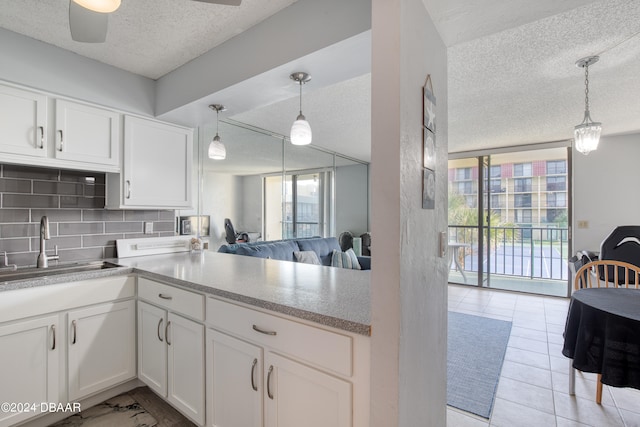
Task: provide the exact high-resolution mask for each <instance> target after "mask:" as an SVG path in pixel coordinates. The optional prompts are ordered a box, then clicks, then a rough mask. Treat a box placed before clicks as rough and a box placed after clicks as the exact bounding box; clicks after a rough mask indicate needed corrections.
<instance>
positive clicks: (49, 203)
mask: <svg viewBox="0 0 640 427" xmlns="http://www.w3.org/2000/svg"><path fill="white" fill-rule="evenodd" d="M104 201H105V174H104V173H96V172H80V171H70V170H59V169H47V168H38V167H29V166H19V165H7V164H4V165H0V254H1V253H2V252H4V251H6V252H7V254H8V257H9V264H17V265H18V266H27V265H35V263H36V258H37V256H38V251H39V250H40V218H41V217H42V216H43V215H46V216H47V218H48V219H49V226H50V233H51V239H50V240H47V241H46V248H47V254H49V255H52V254H53V252H54V246H55V245H58V253H59V255H60V262H73V261H79V260H98V259H103V258H112V257H114V256H116V246H115V245H116V239H122V238H140V237H159V236H173V235H174V234H175V212H174V211H173V210H144V211H141V210H106V209H104ZM145 222H152V223H153V233H151V234H143V230H144V223H145ZM3 266H4V265H3V260H2V256H0V268H1V267H3Z"/></svg>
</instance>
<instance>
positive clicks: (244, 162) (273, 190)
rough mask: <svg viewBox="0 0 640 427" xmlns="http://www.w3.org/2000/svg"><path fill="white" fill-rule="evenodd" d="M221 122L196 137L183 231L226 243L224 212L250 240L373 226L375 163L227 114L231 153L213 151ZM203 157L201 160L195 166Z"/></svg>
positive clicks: (224, 125) (225, 133)
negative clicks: (297, 142) (296, 141)
mask: <svg viewBox="0 0 640 427" xmlns="http://www.w3.org/2000/svg"><path fill="white" fill-rule="evenodd" d="M215 134H216V127H215V123H212V124H211V125H206V126H202V127H200V128H198V129H197V131H196V133H195V135H194V138H195V140H196V141H197V143H196V146H195V149H194V168H193V169H194V176H193V198H194V209H192V210H188V211H187V210H183V211H179V212H177V216H178V230H179V231H180V234H191V235H198V236H201V237H202V238H203V239H204V240H208V242H209V249H210V250H214V251H215V250H217V249H218V248H219V247H220V246H221V245H224V244H226V243H227V242H226V240H225V229H224V220H225V218H229V219H230V220H231V222H232V223H233V226H234V229H235V231H236V233H239V232H245V233H247V235H248V236H247V237H249V239H250V241H253V240H280V239H288V238H294V237H311V236H336V237H337V236H338V235H339V234H340V233H341V232H342V231H351V232H352V233H353V234H354V236H359V235H360V234H362V233H364V232H366V231H368V230H369V214H368V212H369V199H370V197H369V184H368V182H369V176H368V175H369V165H368V163H366V162H362V161H359V160H356V159H349V158H347V157H345V156H342V155H340V154H338V153H334V152H330V151H327V150H323V149H321V148H319V147H314V146H312V145H310V146H294V145H292V144H291V143H290V142H289V140H288V138H287V137H285V136H283V135H278V134H276V133H273V132H269V131H267V130H264V129H260V128H256V127H253V126H250V125H246V124H243V123H240V122H237V121H234V120H231V119H225V120H220V123H219V129H218V134H219V136H220V138H221V141H222V143H223V144H224V145H225V147H226V152H227V156H226V159H224V160H212V159H209V158H208V148H209V143H210V141H211V140H212V139H213V137H214V135H215ZM196 165H197V167H196Z"/></svg>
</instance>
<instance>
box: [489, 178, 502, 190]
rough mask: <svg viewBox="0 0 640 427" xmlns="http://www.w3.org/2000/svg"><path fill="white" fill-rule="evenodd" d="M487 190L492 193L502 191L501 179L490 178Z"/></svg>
mask: <svg viewBox="0 0 640 427" xmlns="http://www.w3.org/2000/svg"><path fill="white" fill-rule="evenodd" d="M489 191H490V192H492V193H501V192H502V181H500V180H499V179H492V180H491V181H490V184H489Z"/></svg>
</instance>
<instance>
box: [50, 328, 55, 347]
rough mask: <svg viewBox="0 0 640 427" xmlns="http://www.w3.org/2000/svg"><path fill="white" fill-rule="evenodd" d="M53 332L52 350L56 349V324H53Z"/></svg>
mask: <svg viewBox="0 0 640 427" xmlns="http://www.w3.org/2000/svg"><path fill="white" fill-rule="evenodd" d="M51 332H52V333H53V344H51V350H55V349H56V325H51Z"/></svg>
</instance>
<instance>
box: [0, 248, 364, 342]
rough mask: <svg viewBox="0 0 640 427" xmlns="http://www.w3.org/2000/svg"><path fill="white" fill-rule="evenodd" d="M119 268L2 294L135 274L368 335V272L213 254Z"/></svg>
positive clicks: (19, 283) (31, 283)
mask: <svg viewBox="0 0 640 427" xmlns="http://www.w3.org/2000/svg"><path fill="white" fill-rule="evenodd" d="M109 261H112V262H114V263H116V264H119V265H121V266H122V267H117V268H110V269H105V270H95V271H88V272H78V273H68V274H59V275H51V276H46V277H39V278H32V279H24V280H14V281H10V282H2V281H1V279H0V292H2V291H10V290H15V289H22V288H32V287H37V286H47V285H54V284H57V283H67V282H72V281H79V280H88V279H95V278H99V277H107V276H113V275H119V274H128V273H132V272H134V273H137V274H139V275H141V276H143V277H147V278H150V279H156V280H160V281H164V282H167V283H172V284H175V285H178V286H181V287H184V288H188V289H192V290H195V291H199V292H203V293H206V294H210V295H214V296H220V297H223V298H227V299H230V300H234V301H239V302H243V303H246V304H250V305H253V306H256V307H260V308H264V309H267V310H271V311H274V312H278V313H283V314H287V315H290V316H294V317H298V318H301V319H305V320H310V321H313V322H316V323H320V324H323V325H327V326H332V327H335V328H338V329H343V330H345V331H349V332H354V333H357V334H361V335H370V334H371V326H370V325H371V320H370V309H371V300H370V292H369V289H370V287H369V282H370V277H371V276H370V274H371V272H370V271H358V270H347V269H342V268H334V267H322V266H317V265H308V264H302V263H296V262H290V261H277V260H270V259H262V258H255V257H247V256H241V255H231V254H223V253H218V252H212V251H204V252H196V253H178V254H169V255H150V256H141V257H133V258H120V259H116V260H109Z"/></svg>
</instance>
